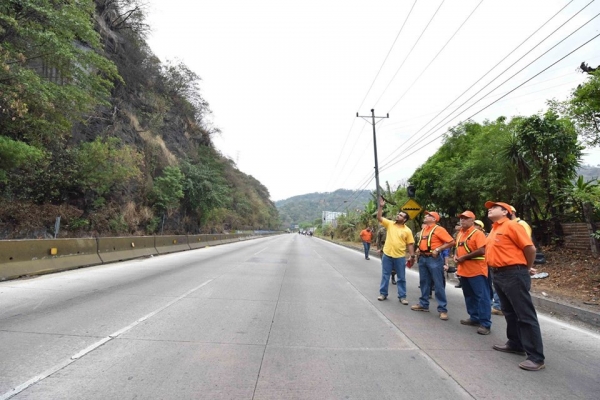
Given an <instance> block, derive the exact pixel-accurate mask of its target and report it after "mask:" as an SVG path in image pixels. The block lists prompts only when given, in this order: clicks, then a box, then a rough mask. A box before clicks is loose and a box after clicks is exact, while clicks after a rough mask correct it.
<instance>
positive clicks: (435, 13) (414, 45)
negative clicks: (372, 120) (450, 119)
mask: <svg viewBox="0 0 600 400" xmlns="http://www.w3.org/2000/svg"><path fill="white" fill-rule="evenodd" d="M445 1H446V0H442V2H441V4H440V5H439V7H438V8H437V9H436V10H435V12H434V13H433V16H432V17H431V19H430V20H429V22H428V23H427V25H426V26H425V28H424V29H423V31H422V32H421V34H420V35H419V37H418V38H417V41H416V42H415V43H414V44H413V46H412V47H411V49H410V51H409V52H408V54H407V55H406V57H404V60H403V61H402V64H400V66H399V67H398V69H397V70H396V73H395V74H394V76H392V79H390V81H389V82H388V84H387V86H386V87H385V89H383V92H382V93H381V95H380V96H379V98H378V99H377V101H375V106H377V103H379V100H381V98H382V97H383V95H384V94H385V92H386V91H387V90H388V88H389V87H390V85H391V84H392V82H393V81H394V79H396V75H398V72H400V70H401V69H402V67H403V66H404V63H405V62H406V60H408V57H410V55H411V54H412V52H413V50H414V49H415V47H416V46H417V44H419V41H420V40H421V38H422V37H423V35H424V34H425V31H427V28H429V25H430V24H431V22H432V21H433V19H434V18H435V16H436V15H437V13H438V11H440V8H442V6H443V5H444V2H445Z"/></svg>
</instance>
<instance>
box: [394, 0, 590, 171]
mask: <svg viewBox="0 0 600 400" xmlns="http://www.w3.org/2000/svg"><path fill="white" fill-rule="evenodd" d="M588 5H589V4H588ZM586 7H587V6H586ZM584 8H585V7H584ZM580 12H581V10H580ZM598 16H600V13H598V14H596V15H595V16H594V17H592V18H591V19H590V20H588V21H587V22H586V23H585V24H583V25H581V26H580V27H579V28H577V29H575V30H574V31H573V32H571V33H570V34H569V35H567V37H565V38H564V39H562V40H561V41H559V42H558V43H556V44H555V45H554V46H552V47H550V48H549V49H548V50H546V51H545V52H544V53H542V54H541V55H540V56H538V57H537V58H536V59H534V60H533V61H531V62H530V63H529V64H527V65H526V66H524V67H523V68H521V69H520V70H518V71H517V72H515V73H514V74H513V75H511V76H510V77H508V78H507V79H506V80H504V82H502V83H501V84H499V85H498V86H496V87H495V88H494V89H492V90H490V91H489V92H488V93H486V94H485V95H483V96H482V97H480V98H479V99H478V100H476V101H475V102H474V103H473V104H471V105H470V106H468V107H467V108H465V109H464V110H462V111H460V113H459V114H458V115H460V114H462V113H464V112H465V111H467V110H469V109H470V108H471V107H473V106H475V105H476V104H478V103H479V102H480V101H481V100H483V99H484V98H486V97H487V96H489V95H490V94H491V93H493V92H494V91H495V90H496V89H498V88H499V87H500V86H502V85H504V84H505V83H506V82H508V81H509V80H511V79H512V78H514V77H515V76H516V75H518V74H520V73H521V72H522V71H523V70H525V69H526V68H527V67H529V66H530V65H532V64H533V63H535V62H536V61H537V60H539V59H540V58H542V57H543V56H545V55H546V54H548V52H550V51H551V50H553V49H554V48H555V47H556V46H558V45H559V44H561V43H562V42H564V41H565V40H567V39H568V38H570V37H571V36H572V35H574V34H575V33H576V32H577V31H579V30H580V29H581V28H583V27H584V26H586V25H587V24H589V23H590V22H592V21H593V20H594V19H596V18H598ZM567 22H568V21H567ZM565 23H566V22H565ZM563 25H564V24H563ZM561 26H562V25H561ZM559 28H560V27H559ZM555 32H556V31H555ZM553 33H554V32H553ZM544 40H545V39H544ZM532 50H533V49H532ZM529 52H531V50H530V51H529ZM529 52H528V53H527V54H529ZM527 54H525V55H527ZM523 57H524V56H523ZM521 58H522V57H521ZM519 60H520V59H519ZM519 60H517V62H518V61H519ZM515 63H516V62H515ZM513 65H514V64H512V65H511V67H512V66H513ZM553 65H554V64H553ZM509 68H510V67H509ZM504 72H506V70H504V71H503V72H502V73H501V74H500V75H502V74H503V73H504ZM500 75H498V76H500ZM536 76H537V75H536ZM495 79H496V78H495ZM495 79H494V80H495ZM494 80H492V81H491V82H490V83H488V84H487V85H485V86H484V87H483V88H481V89H480V90H479V91H477V92H476V93H475V94H474V95H473V96H471V97H469V98H468V99H467V100H466V101H465V102H463V103H462V104H461V105H460V106H458V107H457V108H455V109H454V110H453V111H452V112H451V113H450V114H448V115H447V116H446V117H444V119H443V120H441V121H440V122H438V123H437V124H435V125H434V126H433V127H432V128H430V129H429V130H428V131H427V132H425V133H424V134H422V135H421V136H422V137H426V136H427V134H428V133H429V132H431V131H434V130H435V129H436V128H438V127H439V126H440V125H441V124H442V123H444V122H445V121H446V120H448V117H450V116H451V115H452V114H454V113H455V112H456V111H457V110H458V109H460V108H461V107H462V106H463V105H465V104H466V103H467V102H468V101H469V100H471V99H472V98H473V97H475V96H476V95H477V94H479V93H480V92H481V91H482V90H483V89H485V88H486V87H488V86H489V85H490V84H491V83H492V82H493V81H494ZM529 80H530V79H529ZM529 80H527V81H525V82H529ZM519 87H520V86H519ZM512 91H513V90H511V91H510V92H509V93H512ZM507 94H508V93H507ZM503 97H505V96H502V97H500V99H501V98H503ZM413 136H414V135H413ZM388 163H389V162H388ZM384 166H385V165H384Z"/></svg>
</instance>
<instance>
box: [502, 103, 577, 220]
mask: <svg viewBox="0 0 600 400" xmlns="http://www.w3.org/2000/svg"><path fill="white" fill-rule="evenodd" d="M514 135H515V136H514V142H513V143H511V145H512V146H513V147H514V148H515V149H514V152H515V153H518V156H514V157H511V158H509V159H507V161H508V162H509V163H510V165H512V166H513V167H514V168H516V169H518V170H519V171H518V173H517V176H518V179H519V182H521V183H523V182H525V183H526V185H527V186H528V189H529V190H528V196H523V197H522V198H521V200H523V201H524V202H525V203H526V204H528V205H529V206H531V208H532V211H534V215H535V216H536V219H537V218H541V219H550V218H554V217H556V216H557V212H556V209H557V208H558V209H560V208H561V205H560V204H558V203H557V196H558V195H559V193H561V192H563V191H564V189H565V188H566V187H568V186H570V185H571V180H572V179H573V178H574V177H575V175H576V171H577V167H578V166H579V165H580V162H581V157H582V151H583V146H581V145H580V144H579V141H578V140H577V133H576V131H575V127H574V126H573V124H572V123H571V121H569V120H568V119H565V118H560V117H559V116H558V114H557V113H556V112H555V111H553V110H549V111H547V112H546V113H545V114H544V115H543V116H540V115H533V116H531V117H527V118H519V119H517V123H516V125H515V128H514ZM521 164H523V165H524V167H522V168H523V170H521V167H520V166H521ZM538 199H539V200H538ZM536 203H539V207H540V208H538V210H539V212H541V215H539V216H538V215H537V212H536V211H538V210H536V207H535V205H536Z"/></svg>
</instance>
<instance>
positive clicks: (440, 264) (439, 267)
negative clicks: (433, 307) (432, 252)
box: [419, 256, 448, 312]
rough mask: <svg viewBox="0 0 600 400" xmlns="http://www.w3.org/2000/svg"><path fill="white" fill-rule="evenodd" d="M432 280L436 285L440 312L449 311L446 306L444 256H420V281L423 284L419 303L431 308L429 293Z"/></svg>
mask: <svg viewBox="0 0 600 400" xmlns="http://www.w3.org/2000/svg"><path fill="white" fill-rule="evenodd" d="M431 281H433V286H434V287H435V300H436V301H437V303H438V307H437V310H438V312H448V309H447V308H446V306H447V305H448V302H447V301H446V288H445V287H444V259H443V258H442V257H439V256H438V257H432V256H430V257H424V256H421V257H419V282H420V284H421V297H420V298H419V304H421V307H423V308H427V309H428V308H429V293H430V292H431Z"/></svg>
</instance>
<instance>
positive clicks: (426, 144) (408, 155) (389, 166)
mask: <svg viewBox="0 0 600 400" xmlns="http://www.w3.org/2000/svg"><path fill="white" fill-rule="evenodd" d="M599 36H600V34H597V35H596V36H594V37H593V38H591V39H590V40H588V41H587V42H585V43H583V44H582V45H580V46H578V47H577V48H576V49H574V50H573V51H571V52H569V53H568V54H567V55H565V56H563V57H561V58H560V59H558V60H556V61H555V62H553V63H552V64H550V65H549V66H548V67H546V68H544V69H543V70H541V71H540V72H538V73H537V74H535V75H534V76H532V77H531V78H529V79H527V80H526V81H525V82H523V83H521V84H520V85H518V86H516V87H515V88H514V89H513V90H511V91H509V92H508V93H506V94H505V95H504V96H502V97H500V98H499V99H497V100H495V101H493V102H491V103H490V104H488V105H487V106H485V107H483V108H482V109H480V110H479V111H477V112H476V113H474V114H472V115H471V116H469V117H468V118H466V119H465V120H464V121H468V120H470V119H471V118H473V117H474V116H476V115H477V114H479V113H480V112H482V111H484V110H486V109H487V108H489V107H491V106H492V105H493V104H495V103H497V102H498V101H500V100H501V99H502V98H504V97H506V96H508V95H509V94H510V93H512V92H514V91H515V90H517V89H518V88H520V87H521V86H523V85H524V84H525V83H527V82H529V81H531V80H532V79H534V78H535V77H537V76H538V75H540V74H542V73H544V72H545V71H547V70H548V69H549V68H550V67H552V66H554V65H556V64H558V63H559V62H561V61H562V60H564V59H565V58H567V57H568V56H570V55H571V54H573V53H575V52H576V51H577V50H579V49H580V48H582V47H583V46H585V45H586V44H588V43H590V42H591V41H592V40H594V39H596V38H598V37H599ZM464 121H463V122H464ZM461 123H462V122H461ZM458 125H460V123H459V124H458ZM458 125H457V126H458ZM442 136H444V133H442V134H441V135H439V136H436V137H435V138H433V139H432V140H430V141H429V142H427V143H425V144H424V145H422V146H421V147H419V148H418V149H416V150H414V151H412V152H411V153H409V154H407V155H406V156H404V157H402V158H400V159H398V160H397V161H396V162H394V163H393V164H391V165H387V166H386V167H382V168H381V170H382V171H383V170H385V169H388V168H391V167H392V166H394V165H396V164H397V163H399V162H400V161H402V160H405V159H406V158H408V157H410V156H411V155H413V154H415V153H416V152H417V151H419V150H421V149H422V148H423V147H426V146H428V145H430V144H431V143H433V142H434V141H436V140H437V139H439V138H441V137H442Z"/></svg>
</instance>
